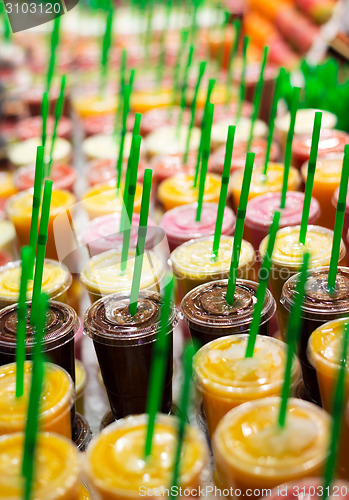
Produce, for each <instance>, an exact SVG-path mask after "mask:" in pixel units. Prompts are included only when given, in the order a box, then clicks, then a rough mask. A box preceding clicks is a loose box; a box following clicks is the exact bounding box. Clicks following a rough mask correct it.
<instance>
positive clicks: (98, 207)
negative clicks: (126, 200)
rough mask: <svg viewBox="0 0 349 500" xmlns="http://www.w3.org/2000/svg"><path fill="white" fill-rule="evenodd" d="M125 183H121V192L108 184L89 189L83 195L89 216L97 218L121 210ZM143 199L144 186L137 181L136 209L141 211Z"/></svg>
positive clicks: (83, 202) (137, 211) (83, 201)
mask: <svg viewBox="0 0 349 500" xmlns="http://www.w3.org/2000/svg"><path fill="white" fill-rule="evenodd" d="M123 191H124V183H123V182H122V183H121V186H120V192H117V189H116V188H115V187H112V186H110V185H108V184H98V185H97V186H93V187H92V188H90V189H88V190H87V191H86V193H85V194H84V195H83V197H82V206H83V208H84V209H85V211H86V213H87V215H88V216H89V218H90V219H91V220H92V219H95V218H96V217H101V216H102V215H107V214H113V213H115V212H121V209H122V204H123V196H122V195H123ZM141 201H142V186H141V185H140V184H138V183H137V185H136V194H135V201H134V211H135V212H136V213H139V212H140V209H141Z"/></svg>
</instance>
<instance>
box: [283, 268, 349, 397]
mask: <svg viewBox="0 0 349 500" xmlns="http://www.w3.org/2000/svg"><path fill="white" fill-rule="evenodd" d="M328 269H329V268H328V267H322V268H318V269H312V270H310V271H309V276H308V278H307V282H306V285H305V296H304V301H303V305H302V316H303V327H302V331H301V335H300V342H299V354H298V355H299V359H300V362H301V366H302V373H303V380H304V386H305V390H306V392H307V395H308V397H309V398H310V399H311V401H313V402H314V403H316V404H319V405H320V404H321V398H320V391H319V386H318V382H317V377H316V371H315V369H314V368H313V367H312V365H311V363H310V362H309V360H308V356H307V346H308V340H309V337H310V335H311V334H312V333H313V331H314V330H316V329H317V328H318V327H319V326H321V325H323V324H324V323H326V322H327V321H331V320H334V319H337V318H341V317H343V316H349V268H347V267H339V268H338V271H337V279H336V287H335V291H334V292H333V293H329V292H328V290H327V281H328ZM298 278H299V274H296V275H295V276H292V278H290V279H289V280H288V281H286V283H285V285H284V287H283V289H282V296H281V304H282V305H283V307H284V308H285V312H284V314H285V315H288V314H289V312H290V310H291V307H292V304H293V302H294V296H295V293H296V292H295V290H296V286H297V282H298ZM285 321H287V319H285Z"/></svg>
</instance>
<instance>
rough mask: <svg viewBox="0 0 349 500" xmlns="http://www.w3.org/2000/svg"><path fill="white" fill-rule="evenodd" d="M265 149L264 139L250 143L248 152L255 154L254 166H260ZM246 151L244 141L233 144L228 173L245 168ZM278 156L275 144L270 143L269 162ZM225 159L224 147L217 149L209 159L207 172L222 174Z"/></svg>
mask: <svg viewBox="0 0 349 500" xmlns="http://www.w3.org/2000/svg"><path fill="white" fill-rule="evenodd" d="M266 148H267V141H266V140H265V139H254V140H253V141H252V144H251V147H250V151H251V152H252V153H254V154H255V160H254V165H261V164H263V162H264V160H265V151H266ZM246 149H247V143H246V142H244V141H239V142H236V143H235V144H234V149H233V156H232V160H231V167H230V172H231V173H233V172H235V170H239V169H241V168H245V163H246ZM278 155H279V148H278V146H277V145H276V143H272V146H271V150H270V161H272V162H274V161H276V160H277V158H278ZM224 157H225V146H221V147H219V148H218V149H217V150H216V151H215V152H214V153H213V154H212V155H211V157H210V160H209V166H208V168H209V171H210V172H214V173H215V174H222V173H223V165H224Z"/></svg>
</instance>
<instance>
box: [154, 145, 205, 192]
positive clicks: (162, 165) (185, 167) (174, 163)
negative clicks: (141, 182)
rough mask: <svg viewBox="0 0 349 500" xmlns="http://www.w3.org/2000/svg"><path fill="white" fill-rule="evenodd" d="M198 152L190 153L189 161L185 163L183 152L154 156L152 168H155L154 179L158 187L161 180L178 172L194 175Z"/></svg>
mask: <svg viewBox="0 0 349 500" xmlns="http://www.w3.org/2000/svg"><path fill="white" fill-rule="evenodd" d="M196 160H197V152H196V151H190V152H189V153H188V160H187V163H186V164H184V163H183V154H173V155H162V156H161V155H158V156H154V157H153V158H152V159H151V162H150V168H151V169H152V170H153V180H154V181H155V186H156V187H158V185H159V184H161V182H163V181H165V180H166V179H169V178H170V177H173V176H175V175H177V174H188V175H194V174H195V168H196Z"/></svg>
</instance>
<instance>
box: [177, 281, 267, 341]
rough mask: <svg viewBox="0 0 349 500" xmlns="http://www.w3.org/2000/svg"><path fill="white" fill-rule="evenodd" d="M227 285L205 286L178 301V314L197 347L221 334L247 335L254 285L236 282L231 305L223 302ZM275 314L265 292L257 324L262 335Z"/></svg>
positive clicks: (197, 288) (249, 282)
mask: <svg viewBox="0 0 349 500" xmlns="http://www.w3.org/2000/svg"><path fill="white" fill-rule="evenodd" d="M227 284H228V280H219V281H211V282H210V283H205V284H203V285H200V286H197V287H196V288H194V289H193V290H191V291H190V292H189V293H187V295H186V296H185V297H184V299H183V300H182V303H181V312H182V314H183V317H184V320H185V321H186V323H187V324H188V326H189V330H190V334H191V337H192V339H193V340H194V341H196V342H197V344H198V345H199V346H203V345H204V344H207V343H208V342H211V340H214V339H216V338H219V337H222V336H224V335H235V334H240V333H248V332H249V329H250V325H251V322H252V314H253V309H254V305H255V303H256V301H257V299H256V292H257V288H258V284H257V283H255V282H254V281H249V280H242V279H238V280H237V282H236V289H235V295H234V302H233V304H232V305H229V304H228V303H227V301H226V299H225V297H226V292H227ZM275 311H276V304H275V300H274V298H273V296H272V295H271V293H270V292H269V290H267V292H266V298H265V302H264V307H263V311H262V316H261V322H260V333H261V334H262V335H268V333H269V320H270V319H271V318H272V316H273V315H274V313H275Z"/></svg>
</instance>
